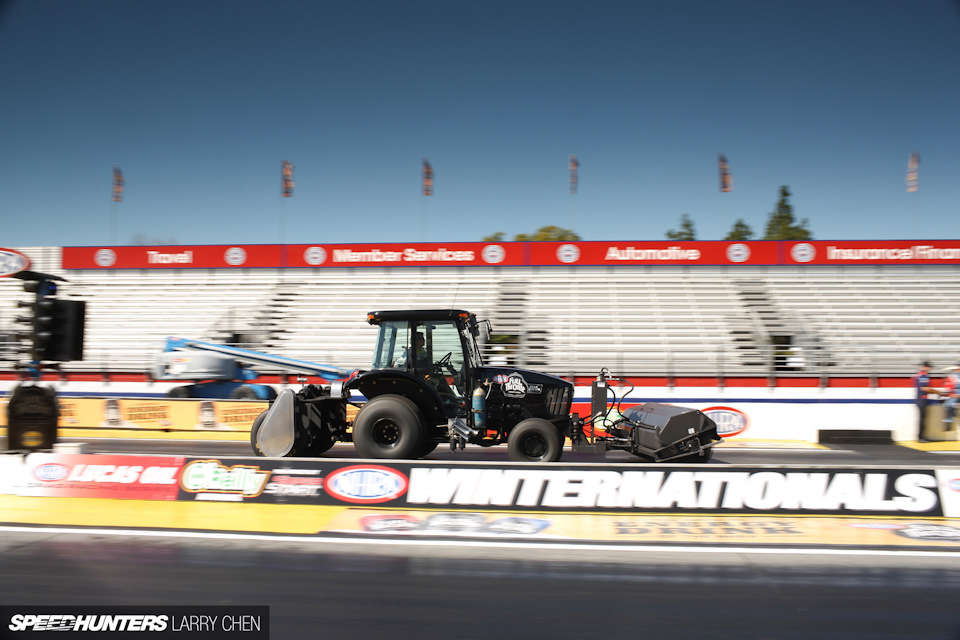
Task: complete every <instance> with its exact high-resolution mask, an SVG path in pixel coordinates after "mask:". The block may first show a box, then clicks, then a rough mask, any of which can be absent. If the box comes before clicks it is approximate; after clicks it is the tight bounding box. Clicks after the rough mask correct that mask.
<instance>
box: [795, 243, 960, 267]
mask: <svg viewBox="0 0 960 640" xmlns="http://www.w3.org/2000/svg"><path fill="white" fill-rule="evenodd" d="M783 244H784V253H783V261H782V263H781V264H957V263H958V262H960V240H931V241H925V240H911V241H904V240H901V241H896V240H893V241H891V240H857V241H850V242H848V241H830V240H819V241H813V240H811V241H807V242H784V243H783Z"/></svg>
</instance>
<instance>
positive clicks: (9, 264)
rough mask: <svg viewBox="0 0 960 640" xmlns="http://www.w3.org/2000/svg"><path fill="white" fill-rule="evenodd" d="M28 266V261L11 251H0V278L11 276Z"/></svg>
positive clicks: (20, 254)
mask: <svg viewBox="0 0 960 640" xmlns="http://www.w3.org/2000/svg"><path fill="white" fill-rule="evenodd" d="M29 266H30V259H29V258H27V256H25V255H23V254H22V253H20V252H19V251H14V250H13V249H0V277H3V276H12V275H13V274H15V273H19V272H21V271H23V270H24V269H26V268H27V267H29Z"/></svg>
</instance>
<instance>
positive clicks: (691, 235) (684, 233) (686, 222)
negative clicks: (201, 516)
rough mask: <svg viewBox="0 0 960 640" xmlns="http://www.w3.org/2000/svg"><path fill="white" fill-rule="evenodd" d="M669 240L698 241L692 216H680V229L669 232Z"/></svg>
mask: <svg viewBox="0 0 960 640" xmlns="http://www.w3.org/2000/svg"><path fill="white" fill-rule="evenodd" d="M667 239H668V240H696V239H697V231H696V229H694V228H693V221H691V220H690V216H688V215H687V214H683V215H681V216H680V229H678V230H674V229H670V230H669V231H667Z"/></svg>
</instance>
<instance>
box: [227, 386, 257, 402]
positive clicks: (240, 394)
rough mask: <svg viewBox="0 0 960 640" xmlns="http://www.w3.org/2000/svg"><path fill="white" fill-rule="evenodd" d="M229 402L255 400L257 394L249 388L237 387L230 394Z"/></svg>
mask: <svg viewBox="0 0 960 640" xmlns="http://www.w3.org/2000/svg"><path fill="white" fill-rule="evenodd" d="M230 399H231V400H256V399H257V392H256V391H254V390H253V389H251V388H250V387H237V388H236V389H234V390H233V391H231V392H230Z"/></svg>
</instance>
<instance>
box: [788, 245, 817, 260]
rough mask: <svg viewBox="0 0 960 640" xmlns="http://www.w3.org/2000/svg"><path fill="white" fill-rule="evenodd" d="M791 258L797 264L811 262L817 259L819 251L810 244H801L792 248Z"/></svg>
mask: <svg viewBox="0 0 960 640" xmlns="http://www.w3.org/2000/svg"><path fill="white" fill-rule="evenodd" d="M790 257H791V258H793V259H794V260H796V261H797V262H810V261H811V260H813V259H814V258H816V257H817V250H816V249H815V248H814V246H813V245H812V244H810V243H809V242H800V243H798V244H795V245H793V246H792V247H790Z"/></svg>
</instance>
